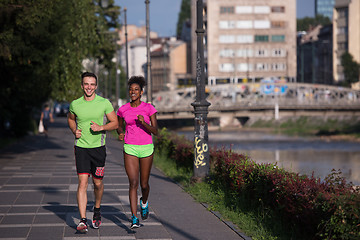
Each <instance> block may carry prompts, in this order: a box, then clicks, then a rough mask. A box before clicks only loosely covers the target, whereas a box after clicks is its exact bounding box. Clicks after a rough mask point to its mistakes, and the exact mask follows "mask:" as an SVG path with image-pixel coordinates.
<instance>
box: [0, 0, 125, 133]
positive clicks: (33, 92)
mask: <svg viewBox="0 0 360 240" xmlns="http://www.w3.org/2000/svg"><path fill="white" fill-rule="evenodd" d="M14 2H16V3H14ZM99 2H100V1H99V0H98V1H93V0H76V1H75V0H73V1H70V0H69V1H62V0H37V1H28V0H17V1H13V0H2V1H1V2H0V72H1V74H2V79H3V80H2V86H1V88H0V98H1V99H2V101H0V109H1V116H0V135H1V136H2V135H4V134H5V133H10V134H13V135H15V136H21V135H24V134H25V133H26V132H27V131H28V130H29V129H30V127H31V125H30V123H31V119H32V117H33V116H36V115H34V114H35V112H36V109H39V107H40V106H41V104H42V103H43V102H44V101H46V100H48V99H49V98H52V99H53V100H57V101H71V100H73V99H74V98H75V97H79V96H80V95H81V88H80V79H79V78H80V74H81V72H82V71H84V70H86V69H84V68H83V65H82V61H83V60H84V59H87V58H96V57H98V58H101V60H100V61H102V62H103V63H105V62H107V63H109V62H110V63H111V59H112V58H113V56H114V49H115V47H114V46H113V47H112V48H109V47H108V46H109V45H110V44H113V42H110V40H109V39H108V38H106V37H103V36H102V34H103V33H104V31H109V30H110V29H111V28H112V27H115V26H117V20H116V18H117V17H116V14H118V11H116V10H119V7H115V6H113V3H114V1H113V0H110V1H109V2H110V5H109V6H108V8H110V9H111V10H112V11H111V12H105V10H102V9H99V7H98V5H97V4H98V3H99ZM101 11H104V13H103V14H101ZM114 19H115V20H114ZM99 29H101V30H99ZM111 40H112V39H111ZM109 42H110V43H109ZM99 46H100V47H99ZM100 61H99V62H100Z"/></svg>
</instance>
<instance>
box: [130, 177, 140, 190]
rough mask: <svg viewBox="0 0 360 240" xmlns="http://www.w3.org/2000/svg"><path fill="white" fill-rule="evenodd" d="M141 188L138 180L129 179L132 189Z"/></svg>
mask: <svg viewBox="0 0 360 240" xmlns="http://www.w3.org/2000/svg"><path fill="white" fill-rule="evenodd" d="M138 186H139V181H138V180H137V179H129V187H130V188H132V189H134V188H135V189H137V188H138Z"/></svg>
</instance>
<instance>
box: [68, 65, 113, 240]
mask: <svg viewBox="0 0 360 240" xmlns="http://www.w3.org/2000/svg"><path fill="white" fill-rule="evenodd" d="M81 88H82V89H83V92H84V96H82V97H80V98H78V99H76V100H74V101H73V102H72V103H71V104H70V108H69V114H68V124H69V128H70V130H71V132H72V133H73V134H74V136H75V161H76V171H77V174H78V179H79V183H78V189H77V203H78V208H79V213H80V218H81V219H80V223H79V224H78V226H77V230H78V231H79V232H82V233H86V232H87V231H88V225H87V219H86V205H87V186H88V178H89V176H90V174H91V175H92V180H93V184H94V195H95V205H94V215H93V221H92V225H93V227H94V228H96V229H97V228H99V226H100V224H101V214H100V204H101V198H102V196H103V192H104V184H103V181H102V179H103V177H104V167H105V158H106V148H105V136H106V134H105V131H109V130H114V129H116V128H117V127H118V120H117V116H116V114H115V112H114V108H113V106H112V105H111V103H110V102H109V100H107V99H105V98H103V97H100V96H98V95H96V94H95V90H96V88H97V76H96V75H95V74H94V73H89V72H85V73H83V74H82V75H81ZM105 116H106V118H105ZM106 119H107V121H106Z"/></svg>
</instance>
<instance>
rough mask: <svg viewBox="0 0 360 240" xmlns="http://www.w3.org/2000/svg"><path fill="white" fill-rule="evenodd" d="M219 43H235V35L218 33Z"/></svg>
mask: <svg viewBox="0 0 360 240" xmlns="http://www.w3.org/2000/svg"><path fill="white" fill-rule="evenodd" d="M219 42H220V43H235V36H233V35H220V36H219Z"/></svg>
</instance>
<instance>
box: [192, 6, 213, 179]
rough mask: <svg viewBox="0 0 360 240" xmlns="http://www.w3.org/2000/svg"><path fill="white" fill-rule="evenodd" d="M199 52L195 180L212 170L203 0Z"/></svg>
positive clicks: (198, 31)
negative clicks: (206, 88)
mask: <svg viewBox="0 0 360 240" xmlns="http://www.w3.org/2000/svg"><path fill="white" fill-rule="evenodd" d="M196 15H197V20H196V22H197V27H196V31H195V32H196V35H197V54H196V98H195V102H193V103H191V105H192V106H193V107H194V114H195V126H194V128H195V142H194V147H195V149H194V176H193V178H194V180H201V178H203V177H205V176H207V175H208V174H209V170H210V161H209V145H208V122H207V114H208V107H209V106H210V103H209V102H208V101H206V96H205V73H204V42H203V39H204V33H205V30H204V28H203V1H202V0H197V2H196Z"/></svg>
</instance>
